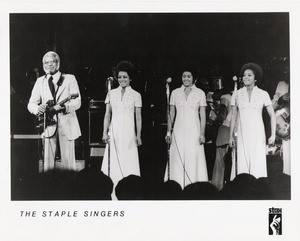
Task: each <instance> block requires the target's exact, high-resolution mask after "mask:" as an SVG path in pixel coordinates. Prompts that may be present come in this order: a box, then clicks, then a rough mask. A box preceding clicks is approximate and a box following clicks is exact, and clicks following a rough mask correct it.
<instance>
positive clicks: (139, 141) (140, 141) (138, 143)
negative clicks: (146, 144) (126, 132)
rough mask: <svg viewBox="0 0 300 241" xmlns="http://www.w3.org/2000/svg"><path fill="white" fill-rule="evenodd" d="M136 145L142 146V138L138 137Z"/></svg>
mask: <svg viewBox="0 0 300 241" xmlns="http://www.w3.org/2000/svg"><path fill="white" fill-rule="evenodd" d="M136 145H137V146H141V145H142V139H141V137H140V136H136Z"/></svg>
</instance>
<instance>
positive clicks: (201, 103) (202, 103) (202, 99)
mask: <svg viewBox="0 0 300 241" xmlns="http://www.w3.org/2000/svg"><path fill="white" fill-rule="evenodd" d="M200 106H207V103H206V96H205V93H204V92H203V91H202V92H201V95H200Z"/></svg>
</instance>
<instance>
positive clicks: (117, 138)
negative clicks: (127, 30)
mask: <svg viewBox="0 0 300 241" xmlns="http://www.w3.org/2000/svg"><path fill="white" fill-rule="evenodd" d="M116 74H117V78H118V82H119V87H118V88H116V89H113V90H111V91H109V92H108V94H107V96H106V100H105V103H106V112H105V116H104V123H103V138H102V140H103V141H104V142H105V143H108V142H109V143H110V158H108V144H107V145H106V148H105V152H104V158H103V164H102V168H101V170H102V172H103V173H104V174H106V175H108V167H109V163H108V161H109V159H110V168H109V169H110V173H109V176H110V178H111V179H112V181H113V183H114V190H113V193H112V199H116V197H115V187H116V185H117V184H118V182H119V181H120V180H121V179H123V178H124V177H127V176H129V175H137V176H140V166H139V157H138V149H137V147H138V146H140V145H141V144H142V140H141V130H142V118H141V108H142V99H141V95H140V94H139V93H138V92H137V91H135V90H133V89H132V88H131V86H130V82H131V81H132V76H133V75H134V66H133V65H132V63H130V62H128V61H123V62H120V63H119V64H118V65H117V67H116Z"/></svg>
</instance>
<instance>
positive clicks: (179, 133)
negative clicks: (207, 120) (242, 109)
mask: <svg viewBox="0 0 300 241" xmlns="http://www.w3.org/2000/svg"><path fill="white" fill-rule="evenodd" d="M184 89H185V87H184V86H182V87H181V88H178V89H175V90H173V91H172V94H171V99H170V105H175V107H176V117H175V124H174V129H173V133H172V142H171V147H170V180H174V181H176V182H178V183H179V184H180V185H181V187H182V188H184V187H185V186H187V185H189V184H191V183H195V182H201V181H208V175H207V167H206V159H205V153H204V145H200V143H199V137H200V133H201V129H200V117H199V107H200V106H206V97H205V93H204V92H203V91H202V90H201V89H199V88H197V87H195V86H193V87H192V91H191V92H190V94H189V95H188V98H187V99H186V96H185V93H184ZM167 179H168V167H167V168H166V172H165V181H166V180H167Z"/></svg>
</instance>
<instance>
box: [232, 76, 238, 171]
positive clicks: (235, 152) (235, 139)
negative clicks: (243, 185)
mask: <svg viewBox="0 0 300 241" xmlns="http://www.w3.org/2000/svg"><path fill="white" fill-rule="evenodd" d="M233 81H234V93H235V95H234V97H235V106H236V108H237V101H238V98H237V94H238V93H237V79H235V77H233ZM236 113H237V112H236ZM237 118H238V116H236V119H235V120H234V121H235V122H237V121H236V120H237ZM237 138H238V134H237V128H236V129H235V130H234V142H235V145H234V162H235V176H237V175H238V171H237V168H238V162H237Z"/></svg>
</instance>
